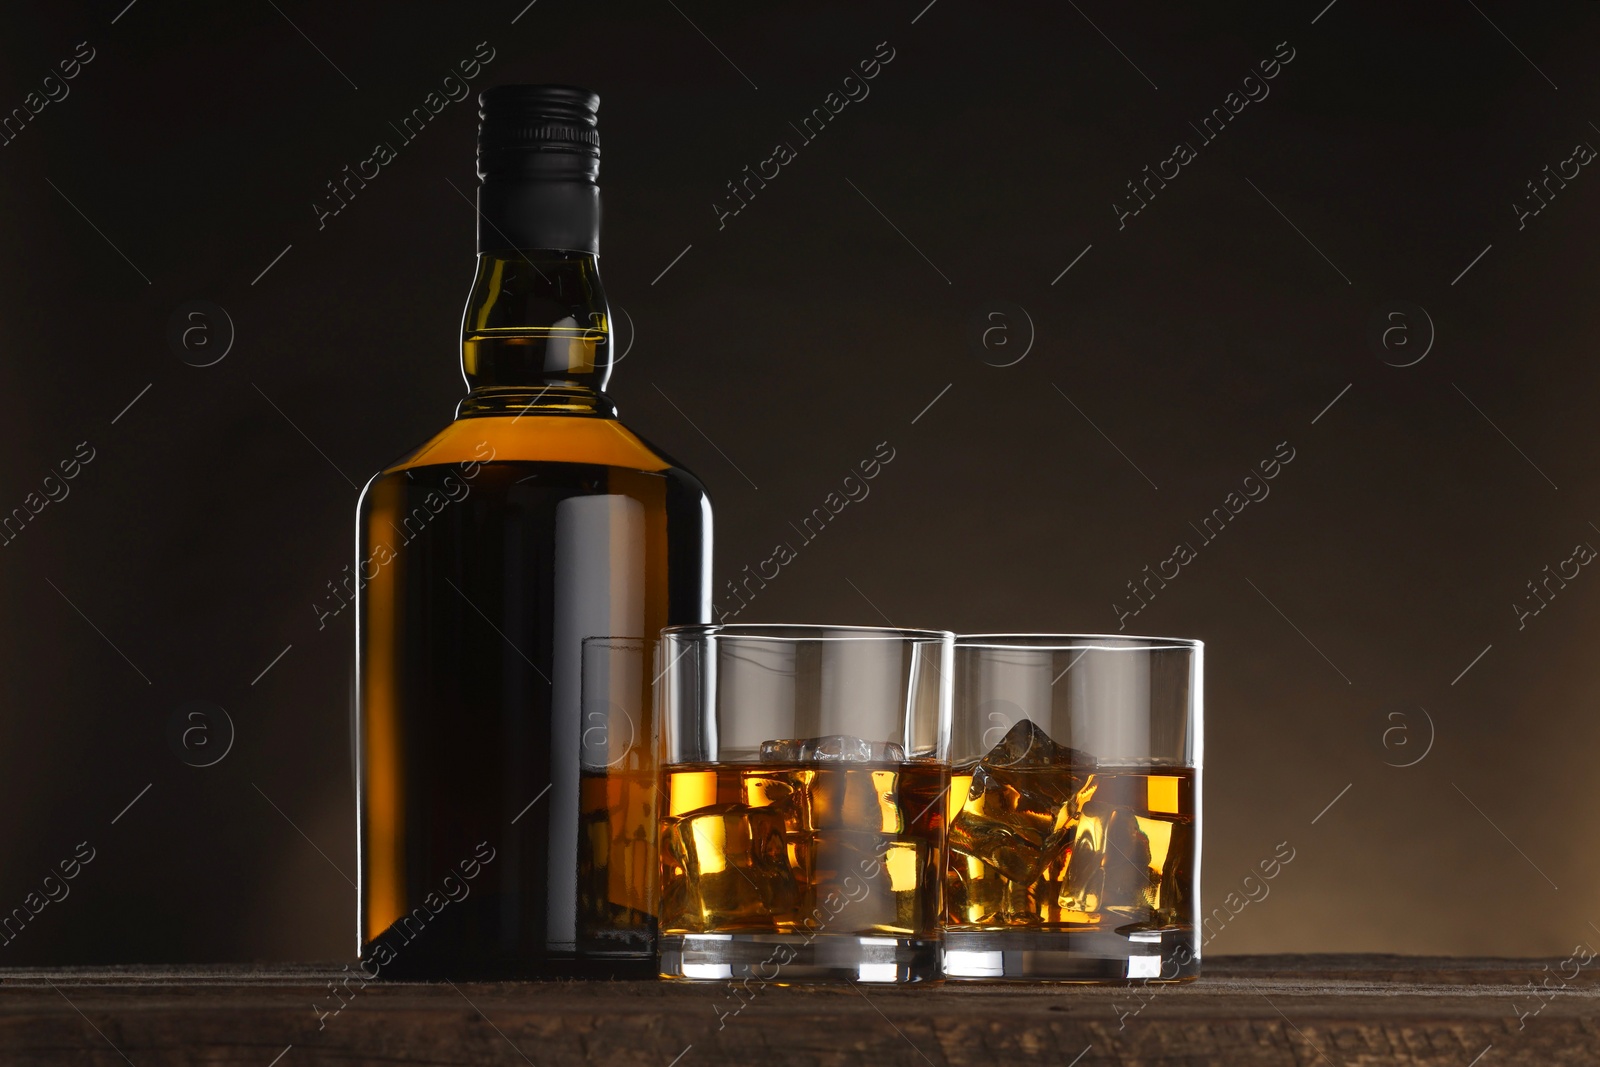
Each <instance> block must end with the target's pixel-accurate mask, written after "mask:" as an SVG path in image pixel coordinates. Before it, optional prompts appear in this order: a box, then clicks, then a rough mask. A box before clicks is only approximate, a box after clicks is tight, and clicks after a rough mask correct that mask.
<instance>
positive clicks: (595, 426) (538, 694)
mask: <svg viewBox="0 0 1600 1067" xmlns="http://www.w3.org/2000/svg"><path fill="white" fill-rule="evenodd" d="M597 261H598V260H597V256H595V255H594V254H591V253H587V252H574V251H561V250H501V251H497V252H491V253H486V254H483V255H480V257H479V266H478V275H477V279H476V282H475V284H474V286H473V290H472V296H471V297H470V299H469V301H468V305H467V313H466V320H465V323H464V326H463V342H462V364H463V369H464V371H465V375H466V379H467V382H468V385H469V386H470V388H471V392H470V395H469V396H468V397H467V398H466V399H465V400H463V401H462V402H461V405H460V408H459V410H458V414H457V418H456V420H455V421H454V422H452V423H451V424H450V425H448V426H446V427H445V428H444V430H443V431H441V432H440V433H439V434H438V435H437V436H435V437H434V438H433V439H432V440H431V441H429V442H428V443H427V444H425V445H423V446H422V448H420V449H418V450H417V451H416V452H414V453H413V454H411V455H410V456H408V457H407V458H405V459H402V460H401V461H399V462H397V463H395V464H394V465H393V466H391V467H389V468H388V469H386V470H384V471H383V472H382V473H380V474H378V475H377V476H376V477H374V478H373V479H372V481H371V482H370V483H368V485H367V488H366V490H365V492H364V493H363V495H362V499H361V505H360V512H359V516H358V520H357V561H358V567H359V569H360V572H361V578H362V585H361V589H360V595H359V598H358V611H357V645H358V693H357V702H358V718H357V731H358V737H357V742H358V747H359V760H358V764H359V765H358V774H359V779H360V781H359V795H360V811H359V832H360V851H361V857H360V872H361V878H360V887H359V919H358V922H359V925H360V949H361V957H362V961H363V965H364V968H365V969H366V970H367V971H368V972H369V973H371V972H377V973H379V974H382V975H388V976H392V977H425V978H456V977H463V978H473V977H540V976H561V975H579V976H583V975H617V976H632V975H636V976H640V977H645V976H652V975H654V973H655V966H654V962H653V950H654V937H655V929H656V919H655V912H656V901H655V896H656V878H657V875H658V868H657V864H656V846H655V829H656V821H657V819H658V817H659V812H658V807H657V802H656V789H655V782H656V766H655V757H654V754H653V751H652V747H651V745H652V741H651V727H652V723H651V721H650V714H651V712H650V709H651V701H650V699H649V690H650V681H651V673H652V672H651V669H650V663H651V656H652V653H653V648H654V644H655V639H656V637H657V635H658V634H659V632H660V630H661V628H662V627H664V626H669V625H677V624H684V623H695V622H704V621H705V620H706V617H707V615H708V613H709V606H710V603H709V602H710V595H709V593H710V590H709V567H710V508H709V504H708V503H707V500H706V495H705V492H704V490H703V489H702V487H701V485H700V483H699V482H698V481H696V480H695V478H694V477H693V476H692V475H690V474H689V473H687V472H686V471H684V470H682V469H681V468H679V467H678V466H677V465H676V464H674V463H673V462H672V461H671V460H670V459H668V458H667V457H666V456H665V455H663V454H662V453H661V452H660V451H659V450H657V449H656V448H654V447H653V446H651V445H650V444H648V443H646V442H645V441H643V440H641V439H640V438H639V437H638V436H636V435H635V434H633V433H632V432H631V431H629V430H628V429H627V428H626V427H624V426H623V425H622V424H621V423H620V422H618V421H617V418H616V413H615V410H614V408H613V406H612V404H611V402H610V400H608V399H607V397H606V395H605V393H604V391H603V390H604V386H605V383H606V379H607V377H608V375H609V371H610V363H611V355H610V346H611V345H610V341H611V339H610V333H609V318H608V313H607V310H606V305H605V297H604V293H603V291H602V289H601V287H600V282H599V275H598V272H597Z"/></svg>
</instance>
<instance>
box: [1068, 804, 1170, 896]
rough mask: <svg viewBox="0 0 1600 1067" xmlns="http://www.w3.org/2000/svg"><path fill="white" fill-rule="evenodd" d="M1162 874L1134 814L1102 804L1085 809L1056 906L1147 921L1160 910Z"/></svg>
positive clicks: (1148, 840)
mask: <svg viewBox="0 0 1600 1067" xmlns="http://www.w3.org/2000/svg"><path fill="white" fill-rule="evenodd" d="M1161 874H1162V872H1161V871H1159V870H1155V869H1152V867H1151V848H1150V838H1149V835H1148V834H1147V833H1146V832H1145V828H1144V826H1143V825H1142V824H1141V820H1140V816H1139V814H1138V813H1137V812H1135V811H1133V810H1130V809H1128V808H1121V807H1117V806H1115V805H1113V804H1110V803H1107V802H1106V801H1103V800H1101V801H1091V802H1089V803H1088V804H1086V805H1085V806H1084V812H1083V819H1082V821H1081V823H1080V824H1079V829H1078V836H1077V840H1076V841H1075V842H1074V843H1073V846H1072V856H1071V858H1070V859H1069V860H1068V861H1067V874H1066V877H1065V878H1064V879H1063V881H1062V889H1061V897H1060V903H1061V906H1062V907H1064V908H1072V909H1075V910H1079V911H1086V912H1094V911H1109V912H1113V913H1115V914H1116V915H1117V916H1119V917H1121V918H1123V919H1136V920H1145V919H1149V918H1150V917H1151V916H1152V915H1153V913H1154V912H1155V911H1156V910H1157V909H1158V908H1159V906H1160V899H1159V898H1160V889H1161Z"/></svg>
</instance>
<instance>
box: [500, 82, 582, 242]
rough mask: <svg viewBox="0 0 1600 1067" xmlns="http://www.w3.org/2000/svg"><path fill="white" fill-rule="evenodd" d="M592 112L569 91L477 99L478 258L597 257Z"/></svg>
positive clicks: (547, 89) (504, 91)
mask: <svg viewBox="0 0 1600 1067" xmlns="http://www.w3.org/2000/svg"><path fill="white" fill-rule="evenodd" d="M599 110H600V97H599V95H598V94H596V93H592V92H590V91H589V90H587V89H580V88H578V87H576V86H572V85H496V86H494V87H493V88H490V89H487V90H485V91H484V92H483V93H481V94H480V95H479V96H478V118H479V125H478V177H479V178H481V179H482V185H480V186H479V189H478V210H479V212H480V216H479V220H478V251H480V252H488V251H509V250H521V251H528V250H534V249H569V250H576V251H583V252H598V251H599V248H600V189H599V187H598V186H597V185H596V184H595V183H596V180H597V179H598V178H599V175H600V132H599V130H598V128H597V125H596V122H597V118H596V116H597V113H598V111H599Z"/></svg>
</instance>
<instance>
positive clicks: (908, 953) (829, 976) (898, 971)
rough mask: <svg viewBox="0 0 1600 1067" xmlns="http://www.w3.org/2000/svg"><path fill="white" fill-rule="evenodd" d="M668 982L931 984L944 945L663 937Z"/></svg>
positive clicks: (831, 938)
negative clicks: (749, 980) (671, 979)
mask: <svg viewBox="0 0 1600 1067" xmlns="http://www.w3.org/2000/svg"><path fill="white" fill-rule="evenodd" d="M659 951H660V956H661V968H660V973H661V977H663V978H677V979H685V980H689V981H706V982H725V981H743V980H745V979H754V980H756V981H758V982H776V983H780V984H782V983H788V982H830V981H832V982H838V981H850V982H879V983H894V982H930V981H933V980H934V979H937V978H938V977H939V942H938V941H934V940H925V939H919V938H899V937H855V936H852V935H848V934H820V935H817V936H810V935H806V934H671V935H667V936H664V937H662V938H661V940H660V943H659Z"/></svg>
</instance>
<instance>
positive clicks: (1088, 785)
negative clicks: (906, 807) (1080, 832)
mask: <svg viewBox="0 0 1600 1067" xmlns="http://www.w3.org/2000/svg"><path fill="white" fill-rule="evenodd" d="M1093 767H1094V757H1092V756H1090V755H1088V754H1087V753H1083V752H1079V751H1078V750H1077V749H1073V748H1068V747H1067V746H1065V745H1058V744H1057V743H1056V742H1055V741H1053V740H1051V738H1050V736H1049V735H1048V734H1046V733H1045V732H1044V731H1043V730H1041V729H1039V727H1038V726H1036V725H1034V723H1033V722H1032V721H1031V720H1029V719H1023V720H1021V721H1020V722H1018V723H1017V724H1016V725H1015V726H1013V727H1012V728H1011V729H1010V730H1009V731H1008V732H1007V733H1006V735H1005V737H1003V738H1001V739H1000V743H999V744H997V745H995V746H994V748H992V749H990V750H989V751H988V752H987V753H985V754H984V756H983V758H982V759H980V760H979V761H978V762H977V764H976V765H974V766H973V768H972V779H971V783H970V785H969V786H968V787H967V798H966V803H965V804H963V805H962V808H961V810H960V811H959V812H958V813H957V814H956V817H955V818H954V819H952V820H951V823H950V844H951V847H952V848H953V849H954V850H955V851H956V852H958V853H962V854H964V855H967V856H972V857H976V858H977V859H980V860H982V861H983V862H984V863H987V864H988V865H989V866H991V867H993V868H995V869H996V870H998V871H999V872H1000V873H1001V874H1003V875H1004V876H1005V877H1006V878H1008V879H1010V880H1011V881H1013V882H1018V883H1021V884H1022V886H1024V887H1026V886H1029V885H1031V884H1032V883H1033V882H1034V881H1035V880H1036V879H1037V878H1038V877H1039V876H1040V874H1041V872H1043V871H1044V870H1045V869H1046V868H1047V867H1049V866H1051V865H1052V864H1053V863H1056V862H1057V861H1058V860H1059V859H1060V858H1061V856H1062V855H1063V854H1064V853H1065V852H1066V850H1067V849H1069V848H1071V847H1072V842H1073V835H1074V833H1075V832H1076V829H1077V823H1078V819H1079V817H1080V815H1081V807H1082V804H1083V802H1084V801H1085V800H1087V799H1088V797H1089V796H1092V795H1093V782H1094V776H1093V774H1092V768H1093Z"/></svg>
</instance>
